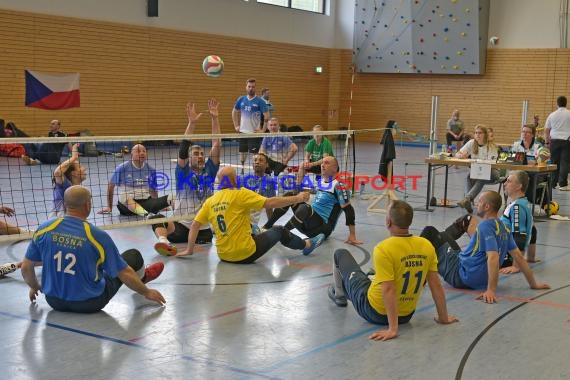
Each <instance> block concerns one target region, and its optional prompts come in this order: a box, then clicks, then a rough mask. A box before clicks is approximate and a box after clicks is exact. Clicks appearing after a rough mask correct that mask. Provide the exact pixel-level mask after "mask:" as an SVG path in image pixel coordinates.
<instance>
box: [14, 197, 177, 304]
mask: <svg viewBox="0 0 570 380" xmlns="http://www.w3.org/2000/svg"><path fill="white" fill-rule="evenodd" d="M64 203H65V210H66V214H65V217H63V218H58V219H52V220H49V221H47V222H44V223H43V224H41V225H40V226H39V227H38V229H37V230H36V232H35V233H34V237H33V239H32V242H31V243H30V245H29V246H28V250H27V252H26V257H25V258H24V261H23V262H22V276H23V277H24V280H25V281H26V284H28V286H29V287H30V289H29V298H30V301H31V302H34V301H35V300H36V298H37V297H38V293H39V292H40V291H41V292H42V293H44V294H45V297H46V301H47V303H48V304H49V305H50V306H51V307H52V308H54V309H55V310H59V311H70V312H76V313H95V312H97V311H99V310H101V309H103V308H104V307H105V305H107V303H108V302H109V301H110V300H111V298H113V296H114V295H115V294H116V293H117V291H118V290H119V288H120V287H121V285H122V284H126V285H127V286H128V287H129V288H131V289H132V290H134V291H135V292H137V293H139V294H141V295H142V296H144V297H146V298H147V299H149V300H151V301H155V302H158V303H160V304H164V303H165V302H166V301H165V300H164V297H163V296H162V294H160V292H159V291H157V290H154V289H150V288H148V287H147V286H146V285H145V283H147V282H149V281H152V280H154V279H155V278H157V277H158V276H159V275H160V273H161V272H162V270H163V269H164V264H163V263H162V262H157V263H154V264H152V265H150V266H148V267H147V268H146V269H144V260H143V258H142V256H141V254H140V252H139V251H137V250H135V249H129V250H127V251H125V252H124V253H123V254H122V255H119V251H118V249H117V247H116V246H115V243H114V242H113V240H112V239H111V237H110V236H109V235H108V234H107V233H106V232H104V231H102V230H100V229H98V228H97V227H95V226H93V225H92V224H90V223H88V222H87V221H86V219H87V217H88V216H89V214H90V213H91V193H90V192H89V190H88V189H87V188H85V187H82V186H71V187H70V188H68V189H67V190H66V191H65V196H64ZM37 265H42V279H41V285H40V283H39V282H38V280H37V277H36V273H35V270H34V267H35V266H37Z"/></svg>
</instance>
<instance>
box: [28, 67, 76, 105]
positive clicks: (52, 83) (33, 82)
mask: <svg viewBox="0 0 570 380" xmlns="http://www.w3.org/2000/svg"><path fill="white" fill-rule="evenodd" d="M26 106H27V107H35V108H41V109H44V110H63V109H66V108H73V107H79V73H42V72H39V71H31V70H26Z"/></svg>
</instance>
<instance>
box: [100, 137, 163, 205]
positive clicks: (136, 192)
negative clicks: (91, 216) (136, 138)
mask: <svg viewBox="0 0 570 380" xmlns="http://www.w3.org/2000/svg"><path fill="white" fill-rule="evenodd" d="M155 173H156V170H155V169H154V168H153V167H152V166H150V165H149V164H148V163H147V162H146V148H145V147H144V146H143V145H141V144H137V145H135V146H133V148H132V149H131V160H130V161H126V162H123V163H122V164H120V165H119V166H117V167H116V168H115V171H114V172H113V175H112V176H111V179H110V180H109V184H108V185H107V207H103V208H102V209H101V210H100V211H99V214H109V213H111V209H112V207H113V197H114V194H115V186H120V188H119V200H118V202H117V209H118V210H119V212H120V213H121V215H140V216H146V215H148V214H149V213H154V214H156V213H157V212H159V211H160V210H162V209H164V208H166V207H169V206H170V205H171V203H172V201H173V197H172V195H164V196H162V197H160V198H159V197H158V192H157V191H156V190H155V189H152V188H150V186H149V178H151V177H152V176H154V174H155Z"/></svg>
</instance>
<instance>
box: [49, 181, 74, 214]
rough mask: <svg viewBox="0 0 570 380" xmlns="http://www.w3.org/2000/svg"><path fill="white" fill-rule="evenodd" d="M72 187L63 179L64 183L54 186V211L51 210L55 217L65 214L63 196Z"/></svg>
mask: <svg viewBox="0 0 570 380" xmlns="http://www.w3.org/2000/svg"><path fill="white" fill-rule="evenodd" d="M70 186H71V182H70V181H69V180H68V179H67V178H66V177H63V182H62V183H57V182H56V183H55V184H54V186H53V209H52V210H51V212H52V214H53V216H54V217H55V216H59V214H60V213H61V214H63V194H64V193H65V190H67V189H68V188H69V187H70Z"/></svg>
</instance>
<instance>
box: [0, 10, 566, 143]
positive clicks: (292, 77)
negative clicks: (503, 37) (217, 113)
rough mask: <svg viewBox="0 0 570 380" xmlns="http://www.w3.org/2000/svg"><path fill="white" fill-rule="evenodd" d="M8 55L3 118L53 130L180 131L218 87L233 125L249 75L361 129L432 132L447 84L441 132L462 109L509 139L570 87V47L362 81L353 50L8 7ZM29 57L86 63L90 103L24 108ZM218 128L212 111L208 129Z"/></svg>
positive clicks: (326, 117)
mask: <svg viewBox="0 0 570 380" xmlns="http://www.w3.org/2000/svg"><path fill="white" fill-rule="evenodd" d="M0 54H1V55H2V57H3V60H2V65H1V66H0V67H1V68H0V83H2V91H0V117H2V118H4V119H6V120H13V121H14V122H16V124H17V125H18V126H20V127H21V128H23V129H25V130H27V131H30V132H31V133H32V134H42V135H43V134H45V133H46V130H47V126H48V122H49V120H51V119H53V118H59V119H61V120H62V123H63V126H64V129H66V130H68V131H73V130H80V129H85V128H88V129H90V130H92V131H93V132H94V133H95V134H97V135H125V134H128V135H137V134H157V133H160V134H178V133H181V132H182V131H183V130H184V128H185V126H186V115H185V112H184V107H185V104H186V102H187V101H188V100H193V101H195V102H197V103H198V104H199V109H202V110H204V109H205V105H206V101H207V99H208V98H209V97H213V96H215V97H217V98H218V99H219V100H220V102H221V104H222V117H221V123H222V130H223V131H224V132H233V128H232V122H231V109H232V106H233V103H234V101H235V100H236V98H237V97H238V96H239V95H241V94H244V93H245V80H246V79H247V78H248V77H255V78H256V79H257V81H258V90H259V91H260V90H261V88H262V87H270V88H271V90H272V91H271V93H272V102H273V104H274V105H275V108H276V116H278V117H279V118H280V121H281V122H283V123H285V124H288V125H301V126H303V127H304V128H305V129H306V130H308V129H309V128H311V127H312V125H314V124H321V125H323V126H325V127H327V128H329V129H337V128H341V127H346V126H348V125H349V123H350V126H351V128H353V129H365V128H382V127H384V126H385V124H386V121H387V120H389V119H394V120H396V121H397V122H398V124H399V125H400V126H401V127H402V128H404V129H407V130H409V131H411V132H416V133H420V134H423V135H427V134H428V132H429V125H430V109H431V96H432V95H439V100H440V102H439V105H440V107H439V114H438V132H439V133H438V137H439V140H440V141H443V140H444V134H445V123H446V121H447V119H448V118H449V115H450V114H451V111H452V110H453V109H455V108H459V109H460V110H461V112H462V119H463V120H464V121H465V123H466V125H467V127H468V128H469V129H472V128H473V126H474V125H475V124H477V123H481V124H485V125H488V126H492V127H494V128H495V130H496V139H497V141H498V142H510V141H513V140H514V139H516V138H517V137H518V135H519V132H518V130H519V125H520V119H521V111H522V101H523V100H524V99H528V100H529V102H530V110H529V114H530V115H532V114H534V113H536V114H539V115H540V118H541V121H542V122H544V119H545V118H546V116H547V115H548V113H549V112H551V111H552V110H553V109H554V108H555V99H556V97H557V96H558V95H560V94H566V95H569V96H570V94H569V93H568V86H569V82H570V50H568V49H490V50H489V51H488V54H487V71H486V74H485V75H477V76H465V75H457V76H445V75H405V74H360V73H359V74H355V75H354V83H353V84H352V83H351V79H352V54H351V52H350V51H349V50H339V49H324V48H314V47H307V46H300V45H292V44H283V43H272V42H265V41H257V40H248V39H240V38H232V37H227V36H215V35H207V34H199V33H190V32H182V31H175V30H165V29H157V28H150V27H140V26H130V25H121V24H113V23H105V22H98V21H89V20H79V19H72V18H64V17H55V16H48V15H38V14H31V13H21V12H12V11H2V10H0ZM208 54H217V55H220V56H222V57H223V59H224V61H225V72H224V74H223V75H222V76H221V77H220V78H208V77H206V76H205V75H204V74H203V73H202V70H201V62H202V59H203V58H204V57H205V56H206V55H208ZM315 66H323V67H324V73H323V74H320V75H318V74H315V73H314V67H315ZM26 68H29V69H34V70H38V71H54V72H65V71H70V72H79V73H81V101H82V106H81V108H78V109H71V110H65V111H45V110H37V109H33V108H27V107H24V89H25V88H24V69H26ZM351 93H352V96H353V99H352V101H351V100H350V95H351ZM351 106H352V114H351V115H350V117H349V109H350V107H351ZM208 131H209V122H208V121H207V118H204V121H202V122H201V123H200V124H199V128H198V132H201V133H206V132H208ZM379 137H380V134H379V133H378V134H367V135H364V136H362V137H359V139H368V140H371V141H374V140H377V139H378V138H379Z"/></svg>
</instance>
